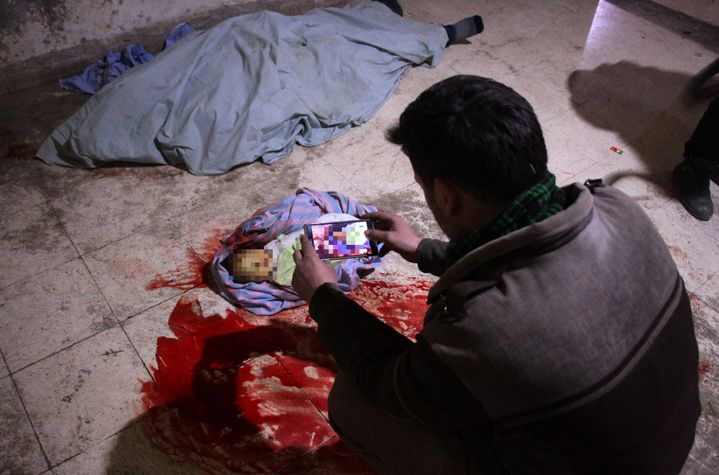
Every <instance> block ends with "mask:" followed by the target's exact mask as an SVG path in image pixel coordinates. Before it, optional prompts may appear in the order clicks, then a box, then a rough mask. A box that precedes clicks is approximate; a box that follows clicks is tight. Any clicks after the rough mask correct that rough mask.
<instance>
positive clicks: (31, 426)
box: [0, 350, 52, 470]
mask: <svg viewBox="0 0 719 475" xmlns="http://www.w3.org/2000/svg"><path fill="white" fill-rule="evenodd" d="M0 357H1V358H2V360H3V363H4V364H5V367H6V368H7V369H8V371H10V368H9V367H8V365H7V360H6V359H5V354H4V353H3V351H2V350H0ZM8 377H9V378H10V381H11V382H12V385H13V388H15V394H16V395H17V398H18V400H19V401H20V405H21V406H22V409H23V411H25V417H27V420H28V422H29V423H30V428H31V429H32V433H33V435H35V440H36V441H37V444H38V446H39V447H40V452H41V453H42V456H43V458H44V459H45V465H46V466H47V468H48V470H50V469H51V467H52V463H50V457H48V455H47V452H46V451H45V447H43V445H42V442H41V441H40V436H39V435H38V433H37V429H36V428H35V424H34V423H33V421H32V418H31V417H30V412H29V411H28V410H27V406H25V401H23V399H22V396H21V395H20V389H19V388H18V387H17V382H16V381H15V378H13V374H12V373H9V374H8Z"/></svg>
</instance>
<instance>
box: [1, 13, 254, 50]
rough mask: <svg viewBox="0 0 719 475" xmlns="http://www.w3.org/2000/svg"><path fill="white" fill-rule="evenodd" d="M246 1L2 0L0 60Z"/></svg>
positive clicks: (107, 37)
mask: <svg viewBox="0 0 719 475" xmlns="http://www.w3.org/2000/svg"><path fill="white" fill-rule="evenodd" d="M248 1H249V0H204V1H203V2H197V1H193V0H104V1H96V0H2V7H1V8H0V64H9V63H17V62H20V61H24V60H27V59H30V58H32V57H35V56H40V55H43V54H46V53H49V52H53V51H60V50H63V49H67V48H70V47H73V46H77V45H78V44H81V43H84V42H86V41H91V40H99V41H101V42H104V41H108V40H111V39H114V38H116V37H118V36H121V35H126V34H130V33H132V32H133V31H134V30H137V29H139V28H141V27H145V26H148V25H150V24H156V23H162V22H164V21H167V20H177V19H180V18H183V17H189V16H192V15H193V14H195V13H197V12H199V11H202V10H210V9H214V8H216V7H220V6H226V5H231V4H237V3H248Z"/></svg>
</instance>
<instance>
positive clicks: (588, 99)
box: [567, 61, 708, 196]
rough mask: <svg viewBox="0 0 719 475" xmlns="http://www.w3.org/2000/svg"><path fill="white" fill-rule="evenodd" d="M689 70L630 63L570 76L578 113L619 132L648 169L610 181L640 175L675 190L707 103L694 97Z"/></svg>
mask: <svg viewBox="0 0 719 475" xmlns="http://www.w3.org/2000/svg"><path fill="white" fill-rule="evenodd" d="M689 79H690V77H689V76H688V75H686V74H683V73H679V72H675V71H667V70H663V69H658V68H654V67H646V66H640V65H637V64H634V63H631V62H628V61H621V62H618V63H615V64H602V65H600V66H598V67H597V68H595V69H592V70H577V71H574V72H573V73H572V74H571V75H570V76H569V78H568V79H567V83H568V87H569V90H570V92H571V101H572V104H573V105H574V107H575V110H576V111H577V113H578V114H579V115H580V116H581V117H582V118H583V119H584V120H585V121H587V122H588V123H590V124H591V125H593V126H594V127H597V128H600V129H603V130H608V131H613V132H616V133H617V134H618V135H619V136H620V138H621V140H622V142H623V144H624V145H631V147H632V149H633V151H634V152H636V154H637V156H638V158H639V160H641V162H642V165H643V168H644V169H645V170H646V171H644V172H632V171H621V172H617V173H614V174H611V175H610V176H608V177H606V178H605V181H606V182H607V183H608V184H612V183H615V182H616V181H618V180H619V179H621V178H623V177H626V176H638V177H641V178H643V179H645V180H647V181H650V182H653V183H655V184H656V185H658V186H660V187H661V188H664V189H665V190H666V191H667V193H668V194H669V195H672V196H674V195H675V191H674V189H673V185H672V183H671V170H672V168H673V167H674V165H676V164H677V163H679V161H681V159H682V154H683V150H684V142H686V141H687V140H688V139H689V137H690V136H691V134H692V132H693V130H694V127H695V126H696V124H697V123H698V122H699V119H700V118H701V115H702V113H703V112H704V108H705V107H706V106H707V104H708V101H689V100H687V99H686V98H685V96H684V88H685V86H686V84H687V82H688V81H689Z"/></svg>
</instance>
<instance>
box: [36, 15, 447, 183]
mask: <svg viewBox="0 0 719 475" xmlns="http://www.w3.org/2000/svg"><path fill="white" fill-rule="evenodd" d="M446 42H447V34H446V32H445V30H444V28H443V27H441V26H438V25H430V24H426V23H420V22H416V21H412V20H408V19H406V18H402V17H400V16H398V15H396V14H394V13H392V11H391V10H389V9H388V8H387V7H386V6H384V5H382V4H381V3H379V2H370V3H367V4H363V5H360V6H356V7H348V8H320V9H315V10H312V11H310V12H308V13H305V14H303V15H299V16H285V15H281V14H278V13H272V12H260V13H254V14H249V15H242V16H238V17H234V18H231V19H228V20H226V21H224V22H222V23H220V24H218V25H217V26H215V27H213V28H211V29H209V30H206V31H203V32H195V33H191V34H190V35H188V36H187V37H185V38H183V39H182V40H180V41H179V42H178V43H176V44H175V45H174V46H173V47H172V48H170V49H168V50H167V51H165V52H162V53H160V54H159V55H158V56H157V57H156V58H155V59H154V60H153V61H151V62H149V63H146V64H143V65H140V66H137V67H135V68H132V69H131V70H130V71H128V72H127V73H126V74H124V75H122V76H121V77H120V78H118V79H117V80H115V81H113V82H112V83H111V84H109V85H108V86H106V87H105V88H103V89H101V90H100V91H99V92H98V93H97V94H95V95H94V96H93V97H92V98H90V99H89V100H88V102H87V103H86V104H85V105H84V106H83V107H81V108H80V110H78V111H77V112H75V114H74V115H72V116H71V117H70V118H69V119H68V120H67V121H66V122H65V123H63V124H62V125H60V126H59V127H58V128H57V129H56V130H55V131H54V132H53V133H52V134H51V135H50V137H48V138H47V139H46V141H45V142H44V143H43V144H42V146H41V147H40V149H39V150H38V152H37V156H38V157H39V158H40V159H42V160H44V161H45V162H47V163H51V164H58V165H69V166H76V167H83V168H94V167H98V166H101V165H103V164H107V163H109V162H134V163H148V164H172V165H177V166H181V167H183V166H184V167H186V168H187V169H188V170H189V171H190V172H192V173H195V174H207V175H209V174H218V173H223V172H226V171H227V170H229V169H231V168H232V167H234V166H237V165H239V164H242V163H247V162H251V161H254V160H257V159H261V160H262V161H263V162H265V163H272V162H274V161H275V160H277V159H279V158H281V157H284V156H286V155H288V154H289V153H290V152H291V151H292V147H293V145H294V143H298V144H300V145H305V146H312V145H319V144H321V143H324V142H326V141H328V140H331V139H333V138H335V137H337V136H339V135H341V134H342V133H344V132H346V131H347V130H348V129H349V128H350V127H352V126H356V125H359V124H362V123H363V122H365V121H367V120H368V119H369V118H370V117H371V116H372V115H373V114H374V113H375V112H376V111H377V110H378V109H379V107H380V106H381V105H382V104H383V103H384V102H385V100H386V99H387V98H388V97H389V96H390V95H391V94H392V92H393V91H394V89H395V87H396V86H397V84H398V83H399V80H400V79H401V77H402V76H403V75H404V74H405V73H406V71H407V69H408V68H410V67H411V66H412V65H418V64H427V65H429V66H434V65H436V64H437V63H438V62H439V61H440V59H441V57H442V52H443V49H444V45H445V43H446Z"/></svg>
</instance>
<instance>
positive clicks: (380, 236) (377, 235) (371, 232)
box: [364, 229, 388, 242]
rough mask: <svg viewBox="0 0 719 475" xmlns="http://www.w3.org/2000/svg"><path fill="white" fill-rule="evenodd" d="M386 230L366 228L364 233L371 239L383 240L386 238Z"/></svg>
mask: <svg viewBox="0 0 719 475" xmlns="http://www.w3.org/2000/svg"><path fill="white" fill-rule="evenodd" d="M387 234H388V231H382V230H380V229H368V230H367V231H365V233H364V235H365V236H367V237H368V238H370V239H371V240H373V241H378V242H384V241H385V240H386V239H387Z"/></svg>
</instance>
